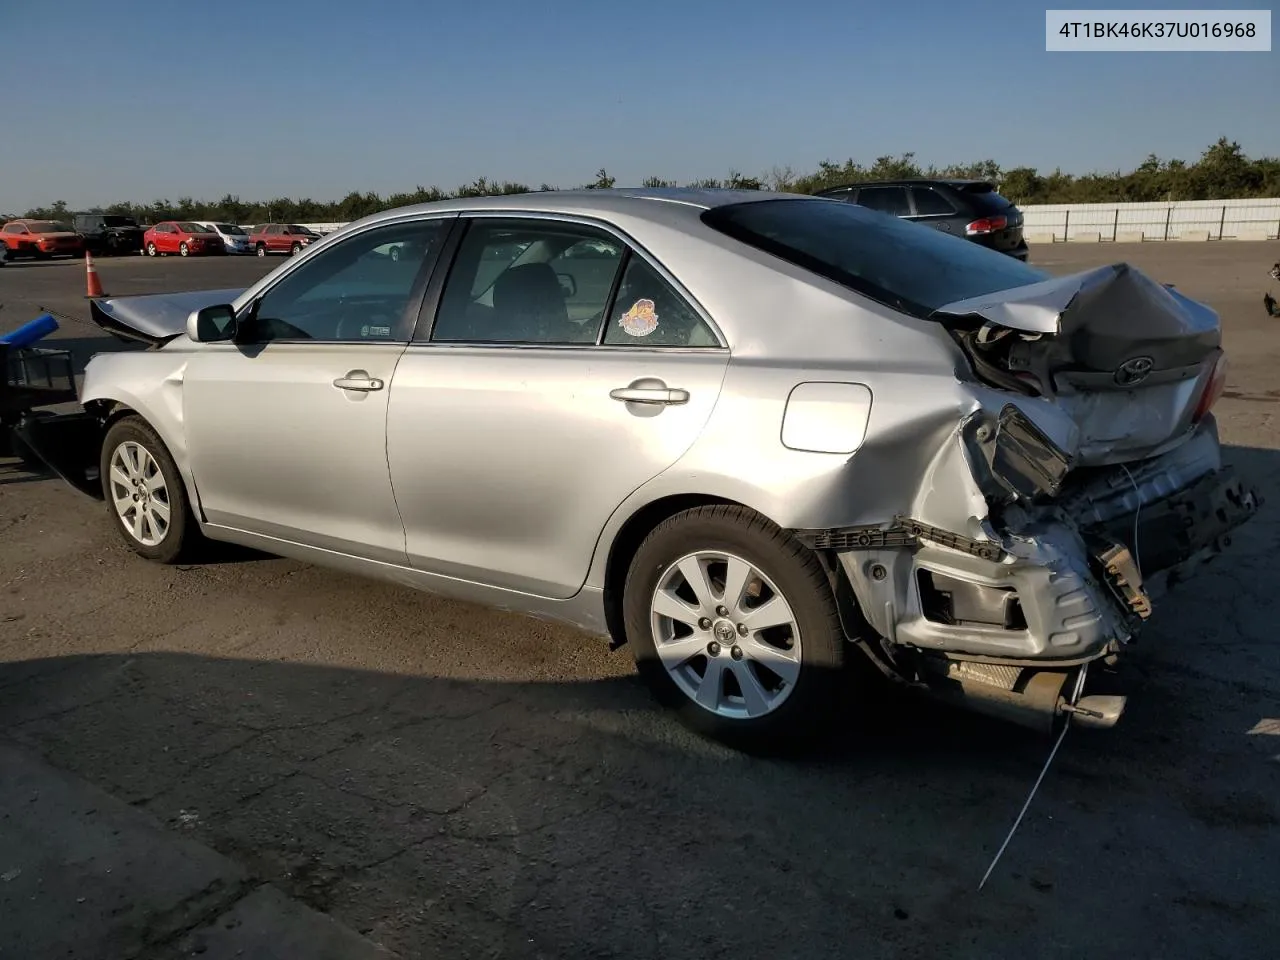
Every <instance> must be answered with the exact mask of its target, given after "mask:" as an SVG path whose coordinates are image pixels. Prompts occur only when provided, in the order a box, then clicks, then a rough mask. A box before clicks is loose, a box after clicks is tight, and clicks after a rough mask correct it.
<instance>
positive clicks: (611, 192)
mask: <svg viewBox="0 0 1280 960" xmlns="http://www.w3.org/2000/svg"><path fill="white" fill-rule="evenodd" d="M820 199H821V198H819V197H815V196H812V195H809V194H804V193H779V192H775V191H771V190H733V189H725V188H720V189H713V188H702V187H611V188H608V189H603V190H595V189H588V188H582V189H577V190H537V191H533V192H530V193H511V194H503V195H499V196H486V197H453V198H450V199H446V200H429V201H427V202H425V203H417V204H411V205H409V206H404V207H396V208H393V209H390V210H383V211H380V212H378V213H374V214H370V215H369V216H367V217H364V218H362V219H361V220H360V221H357V222H358V223H364V224H370V223H376V222H378V221H380V220H391V219H395V218H398V217H402V216H406V215H413V214H420V213H437V212H440V213H449V212H457V213H471V212H478V211H485V212H501V211H511V212H512V213H513V214H516V213H522V212H528V213H538V212H547V213H562V214H567V215H573V216H584V217H599V218H601V219H604V218H607V217H609V216H625V217H631V218H636V219H639V220H647V221H650V222H654V223H668V224H671V223H677V222H682V221H688V220H690V219H696V218H697V217H699V216H700V215H701V214H702V213H703V212H704V211H706V210H711V209H713V208H715V207H720V206H726V205H728V204H732V203H750V202H758V201H763V200H795V201H801V202H803V201H811V202H812V201H815V200H820Z"/></svg>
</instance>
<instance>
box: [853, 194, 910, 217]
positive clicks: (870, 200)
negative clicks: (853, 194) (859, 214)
mask: <svg viewBox="0 0 1280 960" xmlns="http://www.w3.org/2000/svg"><path fill="white" fill-rule="evenodd" d="M857 203H858V206H860V207H866V208H867V209H868V210H879V211H880V212H881V213H887V214H889V215H891V216H894V217H908V216H910V215H911V208H910V207H908V206H907V189H906V187H863V188H862V189H860V190H859V191H858V200H857Z"/></svg>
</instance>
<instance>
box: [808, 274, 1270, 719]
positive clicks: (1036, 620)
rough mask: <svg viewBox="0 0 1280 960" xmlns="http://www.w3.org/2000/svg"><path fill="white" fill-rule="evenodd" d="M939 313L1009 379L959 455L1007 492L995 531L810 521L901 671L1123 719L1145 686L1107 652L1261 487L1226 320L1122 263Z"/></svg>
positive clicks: (1019, 702)
mask: <svg viewBox="0 0 1280 960" xmlns="http://www.w3.org/2000/svg"><path fill="white" fill-rule="evenodd" d="M934 319H936V320H937V321H938V322H939V323H940V324H941V325H942V326H943V327H944V328H945V329H946V330H947V332H948V333H949V335H951V336H952V337H953V338H954V339H955V340H956V342H957V343H958V344H959V345H960V346H961V348H962V350H963V351H964V354H965V356H966V358H967V359H968V361H969V364H970V373H971V376H972V378H973V380H974V381H975V383H977V384H980V385H982V386H984V387H989V388H994V389H995V390H998V391H1000V393H1002V394H1007V400H1006V401H1005V402H1003V403H1001V402H1000V400H999V398H998V396H996V397H992V396H988V397H987V398H986V403H985V404H984V405H983V406H981V407H979V408H978V409H977V410H975V411H974V412H973V413H971V414H970V415H969V416H968V417H966V418H965V419H964V420H963V422H962V423H961V424H960V425H959V427H958V429H957V431H956V434H955V436H954V438H953V442H954V443H955V444H956V445H957V446H958V447H959V448H960V451H961V452H962V454H963V456H962V457H956V458H953V459H952V460H951V461H950V462H951V463H952V464H953V469H955V470H961V469H963V470H965V471H966V472H967V473H968V477H965V478H963V480H964V481H969V480H971V481H973V482H975V483H976V484H977V486H978V488H979V489H980V490H981V492H982V495H983V498H984V500H985V502H986V504H987V507H988V513H987V515H986V517H984V518H972V519H973V520H974V521H977V523H978V525H979V528H980V529H981V530H982V531H983V533H984V534H985V536H982V537H979V538H976V539H970V538H968V537H963V536H956V535H955V534H954V533H949V532H947V531H945V530H939V529H935V528H931V527H928V526H926V525H924V524H921V523H919V522H916V521H913V520H912V519H911V518H909V517H903V518H898V519H897V520H896V521H895V522H894V523H891V524H887V525H879V526H872V527H862V528H846V529H832V530H825V531H811V532H806V534H804V535H802V536H803V537H804V539H805V540H806V541H807V542H808V543H809V544H810V545H811V546H812V547H814V548H815V549H820V550H832V551H835V552H836V553H837V555H838V557H839V562H840V566H841V569H842V570H843V572H844V573H845V574H846V575H847V576H848V578H849V582H850V583H851V584H852V586H853V589H854V592H855V593H856V595H857V599H858V606H859V608H860V610H861V612H862V614H863V616H864V617H865V619H866V621H867V622H868V623H869V625H870V626H871V627H872V628H873V629H874V632H875V634H876V636H877V638H880V639H882V640H883V641H885V642H877V643H876V644H875V647H876V649H875V650H874V651H873V652H874V654H875V655H876V657H877V659H878V661H879V662H880V663H882V664H883V665H885V666H887V667H888V669H889V671H890V672H891V673H892V674H893V675H895V676H897V677H899V678H902V679H906V680H909V681H911V682H914V683H919V684H921V685H923V686H925V687H927V688H928V689H929V690H930V691H931V692H933V693H936V694H938V695H940V696H942V697H944V698H946V699H949V700H953V701H956V702H958V703H961V704H964V705H966V706H969V707H972V708H974V709H977V710H979V711H982V712H986V713H991V714H995V715H998V716H1001V717H1004V718H1007V719H1010V720H1013V721H1015V722H1018V723H1021V724H1023V725H1026V726H1030V727H1034V728H1038V729H1043V730H1046V731H1048V730H1051V729H1053V727H1054V725H1055V723H1056V722H1058V721H1059V720H1060V719H1061V718H1063V717H1064V716H1065V715H1071V716H1073V717H1074V719H1075V720H1076V721H1077V722H1078V723H1081V724H1083V725H1086V726H1093V727H1109V726H1112V725H1114V724H1115V723H1116V722H1117V720H1118V719H1119V717H1120V714H1121V713H1122V711H1123V709H1124V704H1125V698H1124V696H1122V695H1115V694H1103V695H1089V694H1088V693H1087V691H1086V690H1085V688H1084V682H1085V675H1086V673H1087V669H1088V666H1089V664H1090V663H1092V662H1094V661H1096V660H1099V659H1102V658H1106V659H1108V660H1112V659H1113V658H1115V657H1116V656H1117V655H1118V654H1119V652H1120V651H1121V649H1122V648H1123V647H1124V646H1125V645H1127V644H1129V643H1131V642H1133V641H1134V640H1135V639H1136V638H1137V636H1138V635H1139V634H1140V632H1141V631H1142V629H1143V627H1144V626H1145V624H1146V623H1147V621H1148V620H1149V619H1150V618H1151V616H1152V614H1153V612H1154V609H1155V601H1156V600H1157V599H1158V598H1159V596H1160V595H1161V594H1162V593H1164V592H1165V591H1166V590H1167V589H1168V588H1169V587H1170V586H1172V585H1173V584H1175V583H1177V582H1178V581H1180V580H1182V579H1184V578H1185V577H1186V576H1187V575H1188V574H1190V573H1191V572H1192V571H1193V570H1194V569H1196V568H1197V567H1198V566H1200V565H1201V564H1203V563H1205V562H1207V561H1208V560H1210V559H1212V558H1213V557H1214V556H1216V555H1217V554H1218V553H1219V552H1221V550H1222V549H1223V548H1224V547H1226V546H1227V545H1228V544H1229V542H1230V534H1231V532H1232V531H1233V530H1234V529H1235V528H1236V527H1238V526H1239V525H1240V524H1242V523H1244V522H1245V521H1246V520H1248V519H1249V518H1250V517H1251V516H1252V515H1253V514H1254V513H1255V512H1256V511H1257V509H1258V507H1259V505H1260V500H1259V497H1258V494H1257V493H1256V491H1255V490H1254V489H1252V488H1251V487H1250V486H1249V485H1248V484H1247V483H1246V482H1245V481H1244V480H1243V479H1242V478H1241V477H1239V476H1237V474H1236V473H1235V471H1234V470H1233V469H1232V468H1231V467H1230V466H1228V465H1225V464H1224V463H1223V460H1222V454H1221V446H1220V443H1219V438H1218V433H1217V424H1216V421H1215V420H1214V417H1213V415H1212V413H1211V410H1212V407H1213V404H1214V402H1215V401H1216V400H1217V398H1218V397H1219V396H1220V394H1221V392H1222V389H1223V386H1224V382H1225V354H1224V352H1223V350H1222V347H1221V340H1220V329H1219V324H1218V318H1217V316H1216V315H1215V314H1214V313H1213V312H1212V311H1211V310H1209V309H1208V308H1206V307H1204V306H1203V305H1201V304H1198V303H1196V302H1194V301H1191V300H1189V299H1187V298H1185V297H1183V296H1181V295H1180V294H1178V293H1177V292H1176V291H1174V290H1171V289H1169V288H1167V287H1165V286H1163V285H1161V284H1158V283H1156V282H1155V281H1153V280H1151V279H1150V278H1149V277H1146V276H1145V275H1143V274H1142V273H1140V272H1139V271H1137V270H1135V269H1133V268H1132V267H1130V266H1128V265H1126V264H1117V265H1113V266H1107V267H1102V268H1099V269H1096V270H1091V271H1087V272H1083V273H1079V274H1073V275H1070V276H1067V277H1063V278H1060V279H1055V280H1050V281H1045V282H1043V283H1039V284H1033V285H1028V286H1025V287H1015V288H1012V289H1010V290H1005V291H1001V292H999V293H997V294H993V295H988V296H985V297H978V298H973V299H971V300H966V301H959V302H954V303H951V304H947V305H945V306H943V307H941V308H939V309H937V310H936V311H935V313H934ZM992 401H994V402H992ZM933 482H934V483H939V482H942V483H946V482H948V480H947V479H946V478H945V476H943V477H937V476H935V477H934V478H933ZM954 482H955V483H957V484H960V483H961V482H962V480H961V478H955V479H954Z"/></svg>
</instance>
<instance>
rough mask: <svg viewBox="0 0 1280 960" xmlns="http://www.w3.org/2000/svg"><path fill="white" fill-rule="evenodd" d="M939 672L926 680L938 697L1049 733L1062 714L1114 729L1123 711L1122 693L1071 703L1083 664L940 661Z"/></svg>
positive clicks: (1080, 722)
mask: <svg viewBox="0 0 1280 960" xmlns="http://www.w3.org/2000/svg"><path fill="white" fill-rule="evenodd" d="M945 664H946V665H945V675H943V676H939V677H937V678H936V679H935V680H934V681H932V682H930V683H929V684H928V687H929V690H930V692H932V693H933V694H934V696H936V697H938V698H939V699H942V700H945V701H948V702H950V703H953V704H955V705H956V706H960V707H964V708H966V709H969V710H974V711H976V712H978V713H983V714H986V715H987V716H990V717H995V718H996V719H999V720H1007V721H1009V722H1011V723H1016V724H1018V725H1019V726H1022V727H1026V728H1028V729H1031V730H1036V731H1038V732H1040V733H1044V734H1051V733H1053V732H1054V731H1055V730H1057V729H1059V724H1060V723H1061V722H1062V721H1063V718H1066V720H1067V721H1068V722H1074V723H1075V724H1076V725H1077V726H1081V727H1086V728H1089V729H1093V730H1107V729H1110V728H1111V727H1114V726H1115V725H1116V724H1117V723H1118V722H1119V720H1120V717H1121V715H1122V714H1123V713H1124V708H1125V703H1126V698H1125V697H1123V696H1111V695H1097V694H1095V695H1093V696H1088V697H1080V698H1079V699H1078V700H1077V701H1076V702H1075V703H1071V701H1070V697H1071V691H1072V689H1074V687H1075V683H1076V681H1077V680H1078V679H1079V676H1080V671H1082V670H1084V669H1085V666H1087V665H1085V666H1080V667H1073V668H1071V669H1068V670H1040V669H1035V668H1030V667H1015V666H1006V665H1003V664H990V663H976V662H973V661H969V660H950V659H948V660H946V661H945Z"/></svg>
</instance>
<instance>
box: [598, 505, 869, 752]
mask: <svg viewBox="0 0 1280 960" xmlns="http://www.w3.org/2000/svg"><path fill="white" fill-rule="evenodd" d="M623 609H624V615H625V624H626V633H627V641H628V643H630V644H631V646H632V649H633V651H634V654H635V658H636V666H637V669H638V671H639V673H640V676H641V677H642V678H643V679H644V681H645V682H646V683H647V684H648V686H649V688H650V689H651V690H652V691H653V693H654V695H655V697H656V698H657V699H658V700H659V702H661V703H663V704H665V705H667V706H670V707H673V708H674V709H675V711H676V712H677V714H678V715H679V716H680V718H681V720H682V721H683V722H684V723H685V724H686V725H687V726H689V727H690V728H692V729H694V730H696V731H698V732H699V733H702V734H704V735H707V736H710V737H712V738H714V739H717V740H720V741H722V742H725V743H728V744H730V745H732V746H735V747H737V748H740V749H744V750H751V751H764V752H772V751H775V750H779V749H789V748H793V747H801V746H806V745H813V744H816V743H818V742H820V741H822V740H823V739H825V737H826V735H827V734H828V732H829V730H830V729H831V721H832V719H833V717H834V713H835V708H836V706H837V705H838V704H839V702H840V700H841V695H842V692H843V691H845V690H847V686H848V684H849V683H850V682H851V681H852V676H851V674H850V673H849V672H848V671H846V669H845V662H846V661H845V656H846V654H845V650H846V643H845V640H844V636H843V633H842V631H841V629H840V619H839V615H838V613H837V611H836V605H835V599H834V597H833V596H832V593H831V588H830V585H829V584H828V582H827V578H826V575H825V573H824V572H823V570H822V568H821V566H819V564H818V562H817V559H816V558H815V557H814V556H813V554H812V553H810V552H809V551H808V550H807V549H806V548H805V547H803V546H802V545H801V544H799V543H797V542H796V541H795V540H792V539H791V538H789V537H787V536H786V535H785V534H784V533H783V532H782V531H781V530H779V529H778V528H777V527H776V526H774V525H773V524H771V523H769V522H768V521H767V520H765V519H764V518H763V517H760V516H759V515H758V514H756V513H754V512H752V511H750V510H747V509H745V508H742V507H728V506H716V507H698V508H695V509H692V510H686V511H684V512H682V513H679V514H676V515H675V516H674V517H671V518H670V519H668V520H666V521H664V522H663V523H661V524H659V525H658V526H657V527H656V528H655V529H654V530H653V531H652V532H651V533H650V534H649V536H648V537H647V538H646V539H645V540H644V542H643V543H642V544H641V546H640V549H639V550H638V551H636V555H635V558H634V559H633V560H632V563H631V567H630V570H629V571H628V576H627V583H626V587H625V590H624V593H623Z"/></svg>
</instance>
